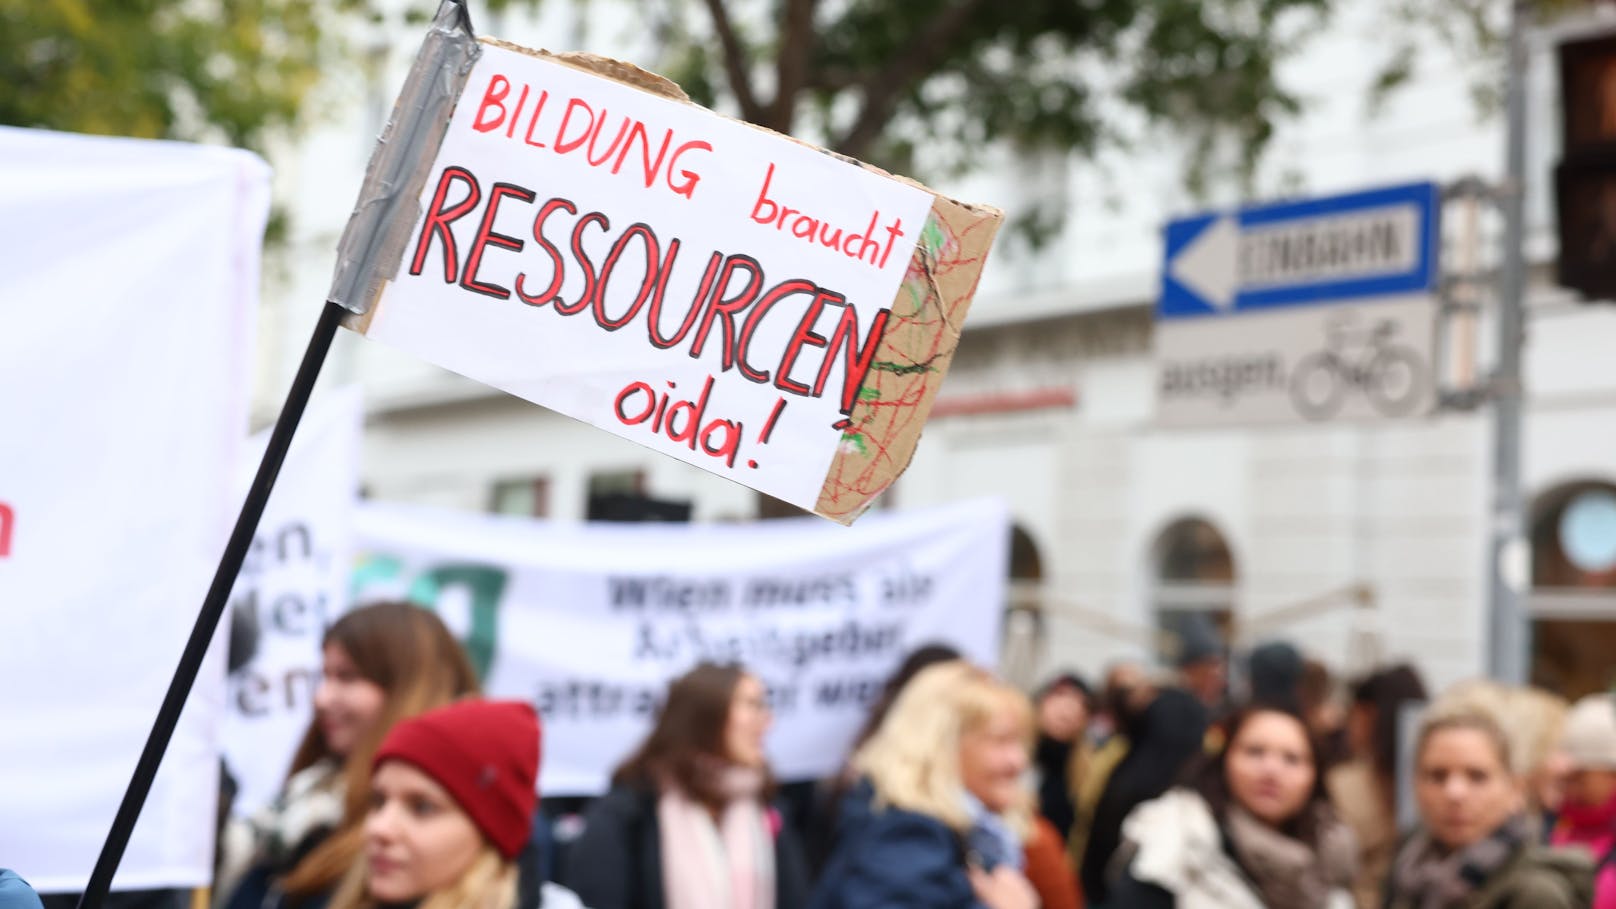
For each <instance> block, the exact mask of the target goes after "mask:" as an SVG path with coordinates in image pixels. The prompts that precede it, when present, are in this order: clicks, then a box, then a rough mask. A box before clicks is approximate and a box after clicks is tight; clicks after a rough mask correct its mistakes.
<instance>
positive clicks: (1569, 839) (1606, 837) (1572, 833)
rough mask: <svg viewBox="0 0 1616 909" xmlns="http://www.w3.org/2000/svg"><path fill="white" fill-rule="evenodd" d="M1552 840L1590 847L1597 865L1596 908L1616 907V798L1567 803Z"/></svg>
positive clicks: (1556, 824) (1613, 908)
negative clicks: (1594, 805) (1589, 804)
mask: <svg viewBox="0 0 1616 909" xmlns="http://www.w3.org/2000/svg"><path fill="white" fill-rule="evenodd" d="M1549 842H1550V843H1552V844H1553V845H1555V846H1573V847H1580V848H1581V849H1583V850H1585V851H1587V853H1588V854H1589V855H1590V856H1591V857H1592V858H1593V860H1594V863H1595V865H1596V867H1595V869H1594V905H1593V909H1616V799H1612V800H1611V803H1610V804H1608V805H1604V806H1602V807H1598V808H1584V807H1581V806H1577V805H1566V806H1565V808H1564V810H1563V811H1561V813H1560V816H1559V818H1557V819H1556V820H1555V824H1554V827H1553V828H1552V831H1551V833H1550V834H1549Z"/></svg>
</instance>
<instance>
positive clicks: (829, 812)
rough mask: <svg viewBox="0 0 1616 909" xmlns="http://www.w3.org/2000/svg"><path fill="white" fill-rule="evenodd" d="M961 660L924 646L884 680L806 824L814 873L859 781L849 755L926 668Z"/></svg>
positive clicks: (951, 651)
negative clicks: (845, 757)
mask: <svg viewBox="0 0 1616 909" xmlns="http://www.w3.org/2000/svg"><path fill="white" fill-rule="evenodd" d="M959 658H960V652H959V651H958V650H956V649H955V648H953V647H951V646H949V645H947V644H925V645H922V646H920V647H917V648H915V649H914V650H911V651H910V652H909V655H908V656H906V657H904V658H903V662H902V663H900V664H898V668H897V669H895V670H893V672H892V674H891V675H890V676H888V677H887V680H886V683H885V684H883V685H882V686H881V694H880V696H879V697H877V698H876V700H875V703H874V704H873V705H872V706H871V707H870V712H869V714H868V715H866V716H865V718H864V725H863V726H861V727H859V731H858V734H857V735H855V736H854V737H853V745H852V747H851V748H850V749H849V750H848V751H849V753H848V759H847V760H846V761H845V762H844V763H843V765H842V769H841V770H840V771H839V772H838V773H837V774H836V775H835V776H834V777H832V778H830V779H829V780H826V781H825V783H824V785H823V786H821V787H820V789H821V790H822V791H821V792H820V794H819V796H818V798H817V800H816V802H817V803H816V804H815V805H814V807H813V812H812V816H811V817H810V819H809V822H808V825H807V827H808V835H807V839H808V861H809V866H810V868H811V869H812V871H813V873H814V874H816V875H817V874H818V873H819V872H820V871H821V870H823V869H824V867H825V863H826V862H827V861H829V860H830V853H831V850H832V849H834V848H835V846H836V828H837V827H839V826H840V822H841V810H842V803H843V802H844V801H845V800H846V798H847V793H848V792H849V791H850V790H851V789H852V788H853V786H854V784H855V783H857V782H858V771H856V770H854V769H853V761H852V755H853V754H856V753H857V752H858V750H859V748H861V747H863V745H864V743H865V742H867V741H869V740H870V737H871V736H873V735H875V731H876V730H877V729H879V728H881V723H882V721H883V720H885V719H886V717H887V712H888V711H889V710H891V709H892V704H893V702H894V701H896V700H897V699H898V695H899V694H900V693H901V692H902V691H903V689H904V688H905V687H907V686H908V684H909V682H910V680H912V679H913V678H914V677H915V676H916V675H919V674H920V671H921V670H923V669H925V668H927V667H928V666H935V665H937V664H938V663H947V662H949V661H951V660H957V659H959Z"/></svg>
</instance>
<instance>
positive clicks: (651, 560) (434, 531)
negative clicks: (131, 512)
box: [355, 502, 1010, 795]
mask: <svg viewBox="0 0 1616 909" xmlns="http://www.w3.org/2000/svg"><path fill="white" fill-rule="evenodd" d="M357 527H358V543H357V546H358V549H357V551H358V552H360V553H361V558H360V563H359V569H358V572H359V573H358V575H357V577H356V581H355V588H356V590H357V591H358V599H357V600H356V602H358V603H363V602H365V601H367V600H368V601H374V600H376V599H379V598H388V597H402V596H406V595H408V596H410V597H411V598H413V599H415V600H416V601H417V602H423V603H430V604H435V605H436V607H437V608H438V609H439V611H440V613H441V614H443V615H444V617H445V620H446V621H447V622H448V623H449V625H450V627H451V628H452V629H455V630H456V631H457V633H459V634H461V635H462V636H463V637H464V638H465V639H467V641H468V649H469V650H470V652H471V654H472V657H473V661H474V662H475V663H477V664H478V667H479V669H480V670H484V671H486V672H487V682H486V687H487V689H488V690H489V692H490V693H491V694H494V695H497V696H502V697H512V698H523V699H527V700H531V701H533V702H534V704H535V706H536V707H538V709H539V710H540V712H541V713H542V714H543V716H544V727H545V728H544V761H543V768H542V772H541V779H540V791H541V792H544V793H547V794H551V795H568V794H592V793H598V792H600V791H602V790H603V789H604V788H605V784H606V780H607V777H608V775H609V774H610V773H611V770H612V769H613V767H615V766H616V764H617V763H618V762H619V761H620V760H621V759H622V758H623V757H624V756H625V755H626V753H627V752H628V750H629V749H630V748H631V747H632V746H633V745H634V744H636V743H637V742H638V741H639V740H640V739H641V737H643V736H644V734H645V733H646V731H647V729H648V728H649V727H648V723H649V720H650V718H651V716H652V715H653V713H654V711H655V709H656V706H657V703H658V701H659V699H660V698H661V696H662V692H663V690H664V687H665V684H666V682H667V681H668V680H669V679H670V678H672V677H673V676H675V675H678V674H679V673H681V672H683V671H684V670H686V669H688V668H690V666H692V665H693V664H695V663H696V662H697V661H699V660H701V659H709V660H717V661H740V662H742V663H744V664H746V665H747V666H748V667H749V668H750V669H752V670H753V671H754V672H756V673H757V674H758V675H759V676H760V677H761V678H762V679H763V680H764V681H765V682H766V683H767V684H768V685H769V687H770V690H771V697H772V700H773V704H774V709H775V718H776V722H775V727H774V730H773V732H772V733H771V734H770V737H769V745H770V754H771V757H772V760H773V762H774V768H775V771H776V772H777V773H778V774H779V775H780V776H781V777H783V778H785V779H811V778H818V777H823V776H827V775H829V774H832V773H834V772H835V771H836V769H837V768H838V767H839V765H840V763H841V761H842V759H843V758H844V757H845V755H846V750H847V746H848V744H849V742H850V741H851V739H852V736H853V734H854V733H855V732H856V731H857V727H858V725H859V723H860V722H862V720H863V719H864V716H865V713H866V709H867V707H868V706H869V704H870V702H871V700H872V699H873V698H874V697H875V695H876V694H877V693H878V692H879V690H880V688H881V685H882V683H883V682H884V681H885V679H886V677H887V675H888V674H889V673H890V672H891V671H892V670H893V669H894V668H895V667H896V665H897V664H898V662H899V661H900V660H901V659H902V658H903V656H904V655H905V654H906V653H907V652H908V651H909V650H911V649H913V648H914V647H916V646H919V645H921V644H925V643H929V642H946V643H951V644H953V645H955V646H956V647H959V648H960V649H961V650H962V651H963V652H964V653H966V654H967V655H968V656H969V657H970V658H972V659H974V660H976V661H978V662H981V663H983V664H985V665H993V664H994V663H995V662H996V660H997V653H998V638H999V621H1000V616H1001V614H1002V611H1003V608H1004V603H1005V579H1006V571H1007V558H1008V548H1009V536H1010V530H1009V515H1008V512H1007V511H1006V509H1005V507H1004V506H1003V505H1002V504H1001V503H998V502H974V503H966V504H961V505H956V506H950V507H946V508H937V509H929V510H922V511H914V512H909V513H903V514H885V513H876V514H872V515H870V516H868V517H867V518H866V519H865V520H864V521H862V522H860V524H859V525H858V526H857V527H854V528H849V529H842V528H838V527H834V526H831V525H829V524H824V523H822V522H819V521H816V520H812V519H801V520H786V521H772V522H765V523H762V524H744V525H743V524H735V525H725V524H720V525H679V526H670V525H659V524H628V525H604V524H596V525H587V526H578V525H556V524H547V523H541V522H536V521H530V520H520V519H512V518H502V517H493V516H487V515H476V514H465V513H454V512H443V511H437V510H426V509H419V508H406V507H400V506H384V505H377V504H368V503H367V504H363V505H361V507H360V511H359V515H358V519H357Z"/></svg>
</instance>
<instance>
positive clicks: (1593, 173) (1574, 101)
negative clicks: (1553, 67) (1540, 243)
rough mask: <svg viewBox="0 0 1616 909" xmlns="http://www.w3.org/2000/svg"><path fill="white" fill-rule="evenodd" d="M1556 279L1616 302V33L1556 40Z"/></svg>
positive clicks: (1584, 292) (1596, 296) (1571, 286)
mask: <svg viewBox="0 0 1616 909" xmlns="http://www.w3.org/2000/svg"><path fill="white" fill-rule="evenodd" d="M1560 111H1561V115H1562V117H1561V119H1562V136H1563V140H1564V149H1565V153H1564V157H1562V158H1561V159H1560V163H1559V164H1558V165H1557V166H1556V167H1555V169H1554V195H1555V206H1556V212H1557V214H1556V229H1557V232H1558V235H1559V241H1560V258H1559V265H1558V279H1559V282H1560V283H1561V284H1562V285H1564V286H1566V287H1570V288H1573V289H1575V290H1578V291H1581V292H1582V293H1583V294H1586V295H1587V296H1589V297H1595V298H1599V299H1607V300H1616V35H1606V36H1602V37H1599V38H1593V39H1588V40H1582V41H1571V42H1567V43H1565V44H1562V45H1560Z"/></svg>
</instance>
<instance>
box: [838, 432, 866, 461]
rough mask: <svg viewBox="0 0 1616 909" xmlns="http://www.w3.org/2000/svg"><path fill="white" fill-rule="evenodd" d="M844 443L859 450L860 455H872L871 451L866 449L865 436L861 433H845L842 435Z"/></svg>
mask: <svg viewBox="0 0 1616 909" xmlns="http://www.w3.org/2000/svg"><path fill="white" fill-rule="evenodd" d="M842 442H843V443H845V444H848V445H851V446H853V447H854V448H857V449H858V453H859V454H861V455H866V456H867V455H869V453H870V450H869V449H868V448H865V447H864V436H863V435H862V434H861V433H858V432H844V433H842Z"/></svg>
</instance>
